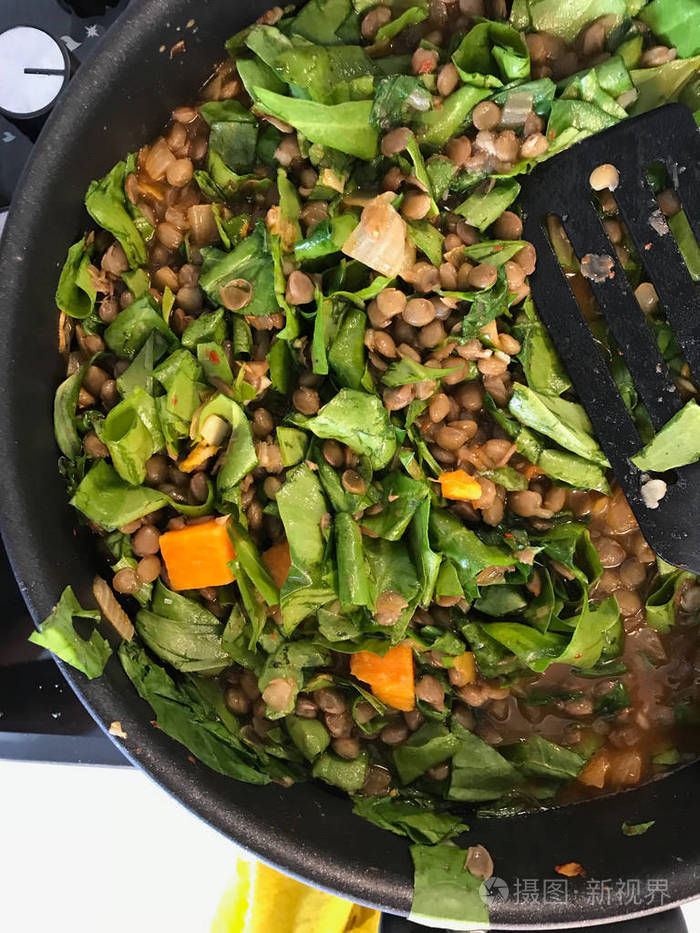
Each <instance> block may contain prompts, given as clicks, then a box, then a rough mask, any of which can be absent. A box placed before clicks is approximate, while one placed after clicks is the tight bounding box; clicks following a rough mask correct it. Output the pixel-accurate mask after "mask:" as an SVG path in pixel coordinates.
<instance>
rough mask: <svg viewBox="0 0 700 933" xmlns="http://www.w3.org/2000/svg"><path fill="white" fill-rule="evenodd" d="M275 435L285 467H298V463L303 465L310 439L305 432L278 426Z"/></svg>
mask: <svg viewBox="0 0 700 933" xmlns="http://www.w3.org/2000/svg"><path fill="white" fill-rule="evenodd" d="M275 433H276V436H277V443H278V444H279V448H280V454H281V456H282V463H283V464H284V466H286V467H291V466H296V465H297V463H301V461H302V460H304V459H305V458H306V451H307V449H308V446H309V438H308V436H307V435H306V434H304V432H303V431H299V430H298V429H297V428H286V427H284V426H283V425H278V427H277V430H276V432H275Z"/></svg>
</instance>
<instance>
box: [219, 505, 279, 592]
mask: <svg viewBox="0 0 700 933" xmlns="http://www.w3.org/2000/svg"><path fill="white" fill-rule="evenodd" d="M229 534H230V536H231V540H232V541H233V544H234V547H235V549H236V560H237V561H238V563H239V564H240V565H241V567H242V568H243V570H244V571H245V573H246V576H247V577H248V578H249V580H250V581H251V583H252V584H253V585H254V587H255V589H256V590H257V592H258V593H259V594H260V595H261V596H262V598H263V599H264V600H265V602H266V603H267V605H268V606H277V605H278V604H279V601H280V594H279V590H278V588H277V585H276V584H275V581H274V580H273V579H272V577H271V576H270V571H269V570H268V569H267V567H266V566H265V564H264V563H263V560H262V558H261V557H260V553H259V551H258V549H257V547H256V546H255V544H254V542H253V539H252V538H251V537H250V535H249V534H248V532H247V531H245V530H244V529H243V528H241V526H240V525H238V524H237V523H236V522H231V523H230V525H229Z"/></svg>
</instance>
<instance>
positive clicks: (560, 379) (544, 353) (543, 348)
mask: <svg viewBox="0 0 700 933" xmlns="http://www.w3.org/2000/svg"><path fill="white" fill-rule="evenodd" d="M514 334H515V336H516V337H517V339H518V340H519V341H520V346H521V349H520V353H519V354H518V360H519V361H520V365H521V366H522V368H523V372H524V373H525V378H526V379H527V384H528V385H529V386H530V388H531V389H534V391H535V392H540V393H542V394H543V395H561V394H562V392H566V390H567V389H570V388H571V382H570V380H569V377H568V376H567V374H566V372H565V371H564V367H563V365H562V362H561V360H560V359H559V356H558V354H557V351H556V350H555V349H554V346H553V344H552V341H551V338H550V336H549V334H548V333H547V330H546V328H545V327H544V325H543V324H542V323H541V321H540V320H539V318H538V317H537V314H536V312H535V306H534V304H533V303H532V300H531V299H530V298H528V299H527V300H526V301H525V303H524V305H523V315H522V317H521V318H520V319H519V320H518V322H517V324H516V326H515V329H514Z"/></svg>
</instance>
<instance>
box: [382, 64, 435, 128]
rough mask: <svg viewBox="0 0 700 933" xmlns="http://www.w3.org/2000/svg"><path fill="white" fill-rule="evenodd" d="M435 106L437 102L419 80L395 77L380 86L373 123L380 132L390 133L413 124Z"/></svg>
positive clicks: (383, 79)
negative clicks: (434, 102) (398, 127)
mask: <svg viewBox="0 0 700 933" xmlns="http://www.w3.org/2000/svg"><path fill="white" fill-rule="evenodd" d="M432 106H433V99H432V97H431V95H430V93H429V92H428V91H427V90H426V88H425V86H424V85H423V84H422V83H421V81H420V80H419V79H418V78H415V77H413V76H412V75H391V76H389V77H386V78H381V79H380V80H379V81H378V82H377V86H376V90H375V94H374V103H373V105H372V110H371V113H370V122H371V123H372V126H374V127H375V128H376V129H378V130H381V131H382V132H386V131H387V130H391V129H394V128H395V127H397V126H406V125H407V124H410V123H411V122H413V121H414V120H417V119H418V118H420V116H421V114H424V113H426V112H427V111H428V110H430V109H431V108H432Z"/></svg>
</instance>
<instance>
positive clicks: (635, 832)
mask: <svg viewBox="0 0 700 933" xmlns="http://www.w3.org/2000/svg"><path fill="white" fill-rule="evenodd" d="M654 823H656V820H649V821H648V822H646V823H627V822H624V823H623V824H622V835H623V836H643V835H644V833H645V832H647V831H648V830H650V829H651V827H652V826H653V825H654Z"/></svg>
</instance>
